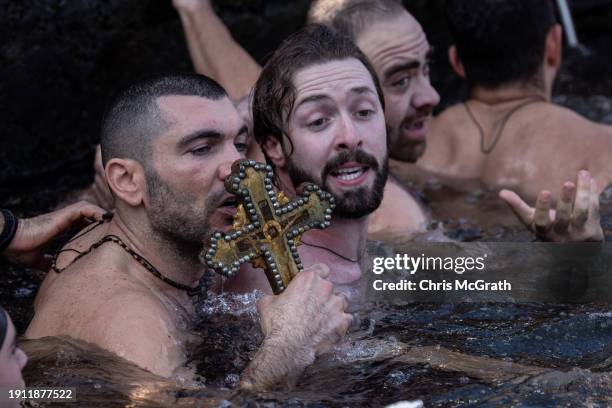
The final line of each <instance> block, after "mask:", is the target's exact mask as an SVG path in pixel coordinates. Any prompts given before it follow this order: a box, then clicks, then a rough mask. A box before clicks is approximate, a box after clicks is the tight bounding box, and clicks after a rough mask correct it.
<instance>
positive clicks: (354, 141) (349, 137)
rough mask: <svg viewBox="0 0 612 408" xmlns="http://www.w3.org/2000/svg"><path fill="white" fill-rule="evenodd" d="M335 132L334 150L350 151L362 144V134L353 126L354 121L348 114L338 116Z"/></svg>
mask: <svg viewBox="0 0 612 408" xmlns="http://www.w3.org/2000/svg"><path fill="white" fill-rule="evenodd" d="M336 132H337V133H336V140H335V147H336V149H340V150H349V151H352V150H355V149H357V148H358V147H361V145H362V144H363V136H362V134H361V133H362V132H360V130H359V129H358V128H357V126H355V119H354V118H353V117H352V116H351V115H350V114H348V113H347V114H344V115H341V116H340V118H339V126H338V129H337V130H336Z"/></svg>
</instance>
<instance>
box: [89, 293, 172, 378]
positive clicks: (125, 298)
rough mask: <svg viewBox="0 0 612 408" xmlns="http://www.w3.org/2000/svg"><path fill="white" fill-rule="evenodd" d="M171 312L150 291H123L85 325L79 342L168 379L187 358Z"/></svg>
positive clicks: (109, 300) (101, 307)
mask: <svg viewBox="0 0 612 408" xmlns="http://www.w3.org/2000/svg"><path fill="white" fill-rule="evenodd" d="M177 335H178V334H177V328H176V327H175V324H174V320H173V318H172V316H170V315H169V313H168V311H167V309H166V308H165V307H164V306H163V304H162V303H161V302H160V301H159V299H158V298H157V297H155V296H153V295H152V294H151V293H150V292H146V291H128V290H122V291H120V292H118V293H116V294H115V295H114V296H112V297H110V298H109V299H108V300H107V301H106V302H104V303H103V304H102V305H101V306H100V307H99V308H98V310H97V311H96V312H95V313H94V314H93V315H92V316H90V318H89V319H88V320H87V321H86V322H84V324H83V327H82V330H81V331H80V332H79V336H78V337H79V338H81V339H82V340H85V341H88V342H90V343H94V344H96V345H98V346H100V347H102V348H104V349H106V350H109V351H112V352H114V353H115V354H117V355H119V356H120V357H123V358H125V359H126V360H129V361H131V362H133V363H135V364H137V365H139V366H140V367H142V368H145V369H147V370H149V371H151V372H153V373H155V374H158V375H162V376H164V377H168V376H170V375H172V373H173V372H174V370H175V369H176V368H178V367H179V366H180V365H181V363H182V362H183V360H184V356H183V354H182V351H181V349H180V347H179V346H178V343H179V342H178V339H177V338H176V336H177Z"/></svg>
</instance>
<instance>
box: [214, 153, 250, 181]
mask: <svg viewBox="0 0 612 408" xmlns="http://www.w3.org/2000/svg"><path fill="white" fill-rule="evenodd" d="M238 159H244V155H242V154H240V153H239V152H238V151H237V150H236V149H230V151H229V152H228V154H227V156H226V157H225V160H224V161H223V163H221V165H219V169H218V172H217V173H218V177H219V180H221V181H225V178H226V177H227V176H229V175H230V173H231V172H232V164H233V163H234V162H235V161H236V160H238Z"/></svg>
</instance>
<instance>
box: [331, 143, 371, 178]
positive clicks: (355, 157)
mask: <svg viewBox="0 0 612 408" xmlns="http://www.w3.org/2000/svg"><path fill="white" fill-rule="evenodd" d="M348 162H356V163H359V164H363V165H365V166H368V167H370V168H371V169H372V170H374V171H377V170H378V169H379V167H380V164H379V163H378V160H376V158H375V157H374V156H372V155H371V154H368V153H366V152H364V151H363V150H355V151H354V152H346V151H343V152H340V153H339V154H338V155H337V156H336V157H334V158H333V159H331V160H330V161H328V162H327V163H326V164H325V167H323V171H322V172H321V180H325V178H326V177H327V176H328V175H329V174H330V173H331V172H332V171H334V170H336V169H337V168H338V167H340V166H342V165H343V164H345V163H348Z"/></svg>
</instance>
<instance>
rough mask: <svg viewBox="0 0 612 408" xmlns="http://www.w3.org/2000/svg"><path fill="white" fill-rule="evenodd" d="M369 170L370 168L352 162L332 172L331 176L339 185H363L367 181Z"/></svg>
mask: <svg viewBox="0 0 612 408" xmlns="http://www.w3.org/2000/svg"><path fill="white" fill-rule="evenodd" d="M369 170H370V167H369V166H366V165H363V164H360V163H355V162H351V163H345V164H343V165H341V166H340V167H338V168H336V169H335V170H333V171H331V172H330V173H329V174H330V176H331V177H333V178H334V180H336V181H337V182H338V183H339V184H341V185H347V186H353V185H357V184H361V183H362V182H363V181H364V180H365V177H366V176H367V173H368V171H369Z"/></svg>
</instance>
